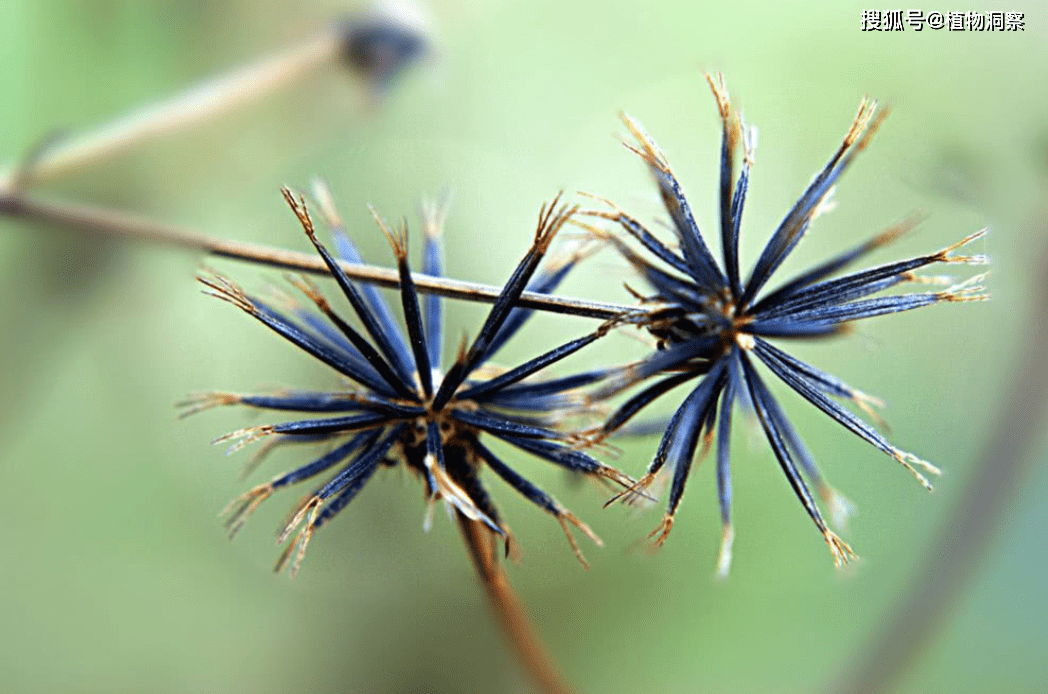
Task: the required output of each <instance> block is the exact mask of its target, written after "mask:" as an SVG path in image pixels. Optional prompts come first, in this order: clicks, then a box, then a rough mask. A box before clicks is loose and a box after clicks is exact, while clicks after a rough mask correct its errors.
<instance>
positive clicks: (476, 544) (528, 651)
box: [457, 514, 575, 694]
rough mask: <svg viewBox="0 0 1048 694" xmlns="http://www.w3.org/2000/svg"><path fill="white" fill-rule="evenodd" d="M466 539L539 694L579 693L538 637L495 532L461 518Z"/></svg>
mask: <svg viewBox="0 0 1048 694" xmlns="http://www.w3.org/2000/svg"><path fill="white" fill-rule="evenodd" d="M457 516H458V522H459V527H460V528H461V530H462V538H463V540H464V541H465V543H466V548H467V549H468V550H469V555H470V558H471V559H472V560H473V566H474V567H475V568H476V569H477V575H478V576H479V577H480V582H481V584H482V585H483V586H484V590H485V591H486V592H487V594H488V600H490V601H491V607H492V609H493V610H494V611H495V615H496V617H497V618H498V620H499V624H500V625H501V627H502V630H503V632H504V633H505V634H506V638H507V639H508V640H509V643H510V646H511V647H512V648H513V650H514V652H515V653H516V655H517V657H518V658H519V659H520V663H521V665H522V666H523V668H524V669H525V670H526V671H527V673H528V675H529V676H530V677H531V678H532V680H533V681H534V683H535V685H536V686H537V687H538V689H539V691H541V692H544V693H545V694H572V693H573V692H575V689H574V688H572V687H571V686H570V685H569V684H567V683H566V682H565V681H564V680H563V679H562V677H561V674H560V672H559V670H558V668H557V667H556V666H555V665H554V663H553V661H552V660H551V659H550V656H549V653H548V652H547V651H546V649H545V647H543V645H542V643H541V642H540V641H539V640H538V636H537V635H536V634H535V628H534V626H533V625H532V624H531V620H530V619H528V616H527V614H525V613H524V609H523V608H522V607H521V605H520V603H519V602H518V601H517V596H516V593H514V592H513V586H511V585H510V583H509V579H508V578H506V574H505V573H504V572H503V571H502V567H501V566H500V565H499V563H498V560H497V558H496V553H495V546H494V538H493V536H492V534H491V531H490V530H488V529H487V528H486V527H484V525H483V524H482V523H480V522H478V521H473V520H470V519H468V518H466V517H465V516H463V515H462V514H457Z"/></svg>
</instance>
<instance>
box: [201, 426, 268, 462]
mask: <svg viewBox="0 0 1048 694" xmlns="http://www.w3.org/2000/svg"><path fill="white" fill-rule="evenodd" d="M273 433H274V431H273V427H272V425H269V424H264V425H262V426H256V427H245V428H243V429H237V430H236V431H231V432H229V433H228V434H224V435H222V436H219V437H218V438H217V439H215V440H214V441H212V442H211V443H212V444H216V443H222V442H223V441H231V440H233V439H240V440H239V441H237V442H236V443H235V444H233V445H232V446H231V447H230V448H229V450H227V451H226V455H232V454H233V453H236V452H237V451H239V450H240V449H241V448H243V447H244V446H246V445H248V444H249V443H254V442H255V441H258V440H259V439H261V438H264V437H266V436H270V435H272V434H273Z"/></svg>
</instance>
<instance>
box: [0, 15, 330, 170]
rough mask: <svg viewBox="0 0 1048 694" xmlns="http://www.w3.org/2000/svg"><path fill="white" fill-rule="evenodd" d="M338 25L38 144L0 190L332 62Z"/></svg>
mask: <svg viewBox="0 0 1048 694" xmlns="http://www.w3.org/2000/svg"><path fill="white" fill-rule="evenodd" d="M342 40H343V37H342V35H341V30H340V28H339V27H338V26H335V25H332V26H331V27H330V28H328V29H326V30H324V31H322V32H320V33H317V34H314V35H313V36H310V37H309V38H307V39H306V40H304V41H303V42H301V43H300V44H298V45H295V46H292V47H290V48H288V49H286V50H284V51H282V52H280V53H277V54H275V55H273V56H270V57H267V58H263V59H261V60H259V61H257V62H255V63H252V64H249V65H245V66H243V67H240V68H237V69H234V70H232V71H230V72H228V73H226V74H223V75H219V76H217V77H214V78H212V79H210V80H207V81H205V82H203V83H201V84H199V85H197V86H194V87H191V88H190V89H188V90H186V91H185V92H182V93H181V94H176V95H175V96H172V97H170V98H168V99H164V100H161V101H159V102H157V103H154V104H150V105H148V106H145V107H143V108H141V109H138V110H135V111H132V112H131V113H129V114H127V115H125V116H123V117H120V118H117V119H116V120H114V121H111V122H109V123H106V124H104V125H102V126H99V127H98V128H96V129H94V130H90V131H87V132H84V133H81V134H78V135H74V136H72V137H70V138H68V139H66V140H62V141H60V142H58V143H57V144H55V145H54V146H52V147H45V148H42V149H41V151H40V152H39V153H38V154H37V156H35V157H32V161H31V162H29V164H30V165H29V166H28V167H27V168H25V169H24V170H23V169H20V168H19V167H17V166H15V167H13V168H11V169H9V170H6V171H3V172H0V189H2V188H8V187H12V182H13V181H15V180H16V179H18V181H19V183H21V184H22V185H27V184H30V183H39V182H42V181H46V180H50V179H52V178H56V177H58V176H61V175H62V174H64V173H68V172H69V171H73V170H75V169H79V168H81V167H83V166H86V165H88V164H92V163H97V162H98V161H100V160H102V159H105V158H108V157H112V156H115V155H117V154H119V153H121V152H125V151H127V150H129V149H131V148H132V147H134V146H135V145H137V144H139V143H141V142H143V141H145V140H148V139H150V138H153V137H156V136H159V135H163V134H165V133H168V132H172V131H175V130H179V129H181V128H185V127H189V126H192V125H195V124H197V123H201V122H204V121H206V120H208V119H210V118H212V117H214V116H218V115H220V114H222V113H225V112H228V111H232V110H233V109H235V108H238V107H241V106H244V105H247V104H250V103H251V102H253V101H256V100H257V99H260V98H261V97H262V96H264V95H266V94H269V93H272V92H273V91H275V90H277V89H279V88H281V87H285V86H287V85H290V84H292V83H294V82H295V81H297V80H299V79H301V78H302V77H305V76H307V75H310V74H313V73H314V72H315V71H316V69H317V68H319V67H321V66H323V65H324V64H326V63H330V62H334V61H335V60H336V59H337V58H338V57H339V53H340V51H341V49H342Z"/></svg>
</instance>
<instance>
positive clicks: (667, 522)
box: [648, 513, 673, 549]
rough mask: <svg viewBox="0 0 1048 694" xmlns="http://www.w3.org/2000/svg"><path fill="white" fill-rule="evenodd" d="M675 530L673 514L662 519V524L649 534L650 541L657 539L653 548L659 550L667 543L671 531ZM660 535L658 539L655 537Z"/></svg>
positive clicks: (668, 514)
mask: <svg viewBox="0 0 1048 694" xmlns="http://www.w3.org/2000/svg"><path fill="white" fill-rule="evenodd" d="M671 530H673V514H670V513H667V514H666V515H665V516H663V517H662V522H661V523H659V524H658V526H656V528H655V529H654V530H652V531H651V532H650V533H648V539H649V540H650V539H651V538H653V537H654V538H655V540H654V542H653V543H652V544H653V547H654V548H655V549H659V548H660V547H662V545H663V544H665V543H666V539H667V538H668V537H669V536H670V531H671ZM656 535H658V537H655V536H656Z"/></svg>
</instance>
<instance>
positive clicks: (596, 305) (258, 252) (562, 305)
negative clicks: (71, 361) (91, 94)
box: [0, 188, 642, 320]
mask: <svg viewBox="0 0 1048 694" xmlns="http://www.w3.org/2000/svg"><path fill="white" fill-rule="evenodd" d="M2 216H7V217H15V218H21V219H26V220H36V221H40V222H45V223H48V224H53V225H56V226H60V227H66V228H69V229H73V230H76V231H87V232H93V233H100V234H106V235H109V236H115V237H122V238H127V239H133V240H142V241H152V242H155V243H161V244H166V245H169V246H176V247H179V248H186V249H190V250H197V251H204V252H207V253H211V254H213V255H217V256H221V257H225V258H233V259H235V260H243V261H248V262H252V263H257V264H260V265H268V266H270V267H276V268H282V269H285V270H294V271H296V272H303V273H310V274H322V275H326V274H328V269H327V267H326V266H325V265H324V261H323V259H322V258H321V257H320V256H318V255H316V254H309V253H299V252H296V251H288V250H284V249H280V248H272V247H269V246H262V245H258V244H251V243H243V242H240V241H227V240H223V239H218V238H214V237H212V236H208V235H207V234H202V233H199V232H195V231H192V230H190V229H185V228H182V227H179V226H176V225H173V224H165V223H162V222H157V221H154V220H151V219H147V218H145V217H139V216H136V215H132V214H129V213H127V212H121V211H118V210H111V209H106V208H102V207H93V206H89V205H84V204H80V203H68V202H59V201H55V200H45V199H42V198H39V197H36V196H33V195H30V194H28V193H25V192H21V191H17V190H15V191H8V190H4V189H2V188H0V217H2ZM341 266H342V269H343V270H344V271H345V272H346V274H347V275H348V276H349V277H351V278H352V279H355V280H359V281H361V282H369V283H372V284H377V285H380V286H383V287H393V288H397V287H399V286H400V277H399V275H398V274H397V271H396V270H394V269H390V268H382V267H375V266H373V265H355V264H352V263H341ZM412 277H413V278H414V281H415V288H416V289H417V290H419V291H421V292H426V293H430V294H438V295H440V296H446V297H448V298H452V299H464V300H467V301H478V302H484V303H489V304H490V303H494V302H495V301H496V299H498V297H499V294H500V292H501V291H502V289H501V287H492V286H489V285H484V284H476V283H473V282H462V281H459V280H452V279H444V278H440V277H431V276H429V275H423V274H416V273H412ZM517 305H518V306H521V307H524V308H531V309H537V310H540V311H547V312H550V313H563V314H568V315H574V316H582V317H585V318H597V319H601V320H609V319H612V318H619V317H621V316H623V315H625V314H634V315H639V313H640V312H641V311H642V309H637V308H636V307H633V306H625V305H621V304H608V303H604V302H600V301H588V300H584V299H574V298H570V297H559V296H550V295H548V294H537V293H535V292H524V293H523V294H522V295H521V297H520V299H519V300H518V301H517Z"/></svg>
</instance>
